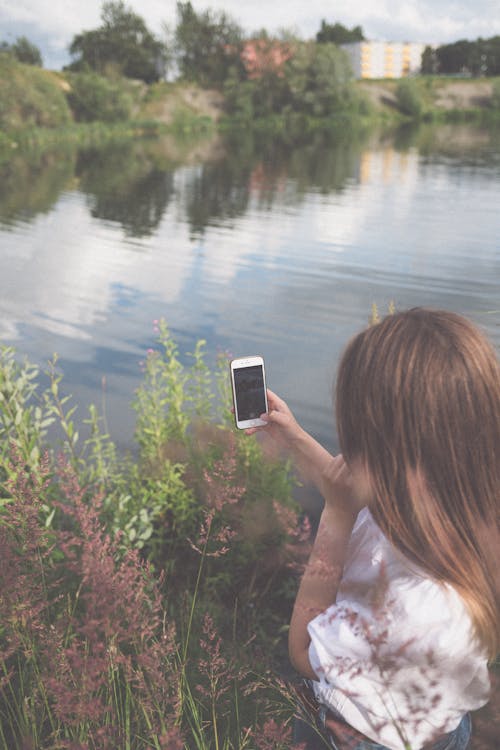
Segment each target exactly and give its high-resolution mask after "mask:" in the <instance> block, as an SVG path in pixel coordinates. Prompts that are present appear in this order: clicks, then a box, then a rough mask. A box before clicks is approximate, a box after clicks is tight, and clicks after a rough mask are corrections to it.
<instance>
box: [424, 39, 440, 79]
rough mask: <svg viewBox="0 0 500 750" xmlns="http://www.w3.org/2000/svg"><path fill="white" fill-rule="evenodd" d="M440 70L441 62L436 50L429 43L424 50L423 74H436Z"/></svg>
mask: <svg viewBox="0 0 500 750" xmlns="http://www.w3.org/2000/svg"><path fill="white" fill-rule="evenodd" d="M438 70H439V63H438V60H437V57H436V50H435V49H434V48H433V47H430V46H429V45H427V47H426V48H425V49H424V51H423V52H422V64H421V72H422V75H434V74H436V73H437V72H438Z"/></svg>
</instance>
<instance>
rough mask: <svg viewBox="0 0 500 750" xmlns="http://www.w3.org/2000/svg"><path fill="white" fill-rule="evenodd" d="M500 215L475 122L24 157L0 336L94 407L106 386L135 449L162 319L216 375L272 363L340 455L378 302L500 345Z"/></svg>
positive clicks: (7, 220) (1, 272)
mask: <svg viewBox="0 0 500 750" xmlns="http://www.w3.org/2000/svg"><path fill="white" fill-rule="evenodd" d="M183 162H184V163H183ZM499 207H500V138H499V136H498V135H495V134H491V133H488V132H486V131H479V130H472V129H469V128H466V127H464V126H460V127H458V126H455V127H447V128H444V129H439V130H436V129H430V128H426V129H421V130H420V131H415V132H412V133H400V134H398V135H397V137H395V138H385V139H381V138H377V137H375V136H372V137H371V138H365V139H359V138H358V139H354V138H348V137H347V135H346V136H344V137H343V139H342V140H341V141H337V142H332V141H331V140H330V141H327V140H322V139H319V138H318V139H316V140H315V141H314V142H311V143H307V144H303V145H302V146H300V147H299V146H295V147H294V148H291V147H288V146H286V145H284V144H283V143H279V142H273V143H269V142H267V143H265V142H264V143H256V142H254V141H253V140H252V139H251V138H250V137H246V138H244V139H242V138H241V137H240V138H238V139H237V138H233V139H232V142H227V143H225V144H224V143H222V144H221V143H218V144H201V145H200V146H198V147H197V148H196V149H195V150H194V152H191V153H189V149H187V148H185V152H184V153H183V154H179V153H178V148H175V147H174V146H173V145H172V144H171V143H169V142H164V143H157V142H156V143H136V144H133V145H130V144H129V145H127V146H119V147H118V146H115V147H113V148H108V149H106V150H103V151H100V152H87V153H80V154H78V155H75V154H57V155H52V156H50V157H45V158H44V159H43V160H42V161H40V162H39V163H36V164H30V165H28V164H26V163H24V162H23V160H22V159H20V158H18V159H16V161H15V162H13V163H12V165H11V167H10V169H8V170H5V171H4V173H3V174H2V179H1V181H0V340H2V341H3V342H4V343H13V344H15V345H16V347H17V348H18V351H19V352H20V353H22V354H26V355H27V356H28V357H29V358H30V359H31V360H33V361H36V362H38V363H44V362H46V361H47V360H48V359H49V357H50V356H51V354H52V353H53V352H54V351H57V352H58V354H59V355H60V363H61V367H62V369H63V370H64V373H65V383H66V386H65V388H66V391H67V392H69V393H72V394H73V395H74V396H75V398H76V400H77V401H78V402H79V403H81V404H82V407H85V405H86V404H88V403H89V402H92V401H94V402H96V403H98V404H100V403H101V394H102V379H103V377H105V379H106V403H107V406H106V409H107V414H108V421H109V423H110V428H111V432H112V433H113V436H114V438H115V439H116V440H117V442H118V443H119V444H127V443H129V442H130V440H131V436H132V432H133V424H134V414H133V412H132V411H131V410H130V408H129V403H130V401H131V399H132V397H133V392H134V388H135V387H136V386H137V385H138V383H139V381H140V376H141V375H140V367H139V362H140V361H141V360H142V359H143V358H144V354H145V351H146V350H147V348H148V347H150V346H153V345H154V344H153V342H154V333H153V320H154V319H156V318H159V317H162V316H163V317H165V318H166V320H167V321H168V323H169V325H170V327H171V329H172V331H173V332H174V334H175V337H176V338H177V341H178V343H179V346H180V349H181V351H182V352H186V351H190V350H191V349H192V348H193V347H194V343H195V341H196V340H197V339H198V338H199V337H203V338H205V339H207V342H208V357H209V360H211V361H213V360H214V359H215V356H216V353H217V350H218V349H224V350H229V351H231V352H232V353H234V354H235V355H240V354H241V355H243V354H254V353H259V354H263V355H264V357H265V359H266V362H267V370H268V380H269V385H270V386H271V387H272V388H273V389H274V390H276V391H277V392H279V393H280V394H281V395H282V396H283V397H284V398H285V399H287V400H288V402H289V403H290V405H291V406H292V408H293V409H294V410H295V412H296V414H297V416H298V418H299V419H300V420H301V421H302V422H303V424H304V426H305V427H306V428H307V429H309V430H310V431H311V432H312V433H313V434H314V435H316V436H317V437H319V438H320V439H321V440H322V441H323V442H324V443H326V444H327V445H328V446H330V447H335V437H334V435H333V420H332V415H331V396H330V391H331V383H332V378H333V374H334V371H335V367H336V363H337V360H338V357H339V353H340V351H341V350H342V347H343V346H344V344H345V343H346V341H347V339H348V338H349V337H350V336H351V334H353V333H354V332H355V331H357V330H359V329H360V328H361V327H362V326H363V325H364V324H365V322H366V321H367V319H368V317H369V314H370V308H371V305H372V303H373V302H375V303H376V304H377V305H378V306H379V308H380V309H381V310H382V311H385V310H386V308H387V306H388V304H389V302H390V301H391V300H393V301H394V303H395V304H396V307H398V308H405V307H408V306H412V305H421V304H423V305H433V306H437V307H445V308H448V309H451V310H456V311H459V312H462V313H465V314H467V315H469V316H470V317H471V318H473V319H474V320H475V321H477V322H479V323H480V324H481V325H482V326H484V327H485V328H486V329H487V330H488V332H489V334H490V335H491V337H492V338H493V339H494V341H495V342H496V344H497V345H498V346H500V299H499V291H500V247H499V245H500V210H499ZM84 412H85V409H84V408H82V409H81V410H80V414H81V415H82V416H84V415H85V414H84Z"/></svg>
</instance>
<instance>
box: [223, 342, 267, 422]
mask: <svg viewBox="0 0 500 750" xmlns="http://www.w3.org/2000/svg"><path fill="white" fill-rule="evenodd" d="M230 367H231V385H232V387H233V402H234V416H235V418H236V427H238V429H239V430H247V429H248V428H249V427H261V426H262V425H265V424H266V422H264V421H263V420H262V419H260V415H261V414H265V413H266V412H267V391H266V373H265V370H264V360H263V359H262V357H257V356H255V357H239V358H238V359H233V360H232V361H231V364H230Z"/></svg>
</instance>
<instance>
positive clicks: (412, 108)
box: [396, 78, 423, 119]
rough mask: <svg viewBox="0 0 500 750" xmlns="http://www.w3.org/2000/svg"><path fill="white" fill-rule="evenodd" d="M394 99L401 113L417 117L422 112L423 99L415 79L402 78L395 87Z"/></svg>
mask: <svg viewBox="0 0 500 750" xmlns="http://www.w3.org/2000/svg"><path fill="white" fill-rule="evenodd" d="M396 99H397V102H398V107H399V110H400V112H401V113H402V114H404V115H407V116H408V117H412V118H414V119H419V118H420V117H421V116H422V114H423V100H422V95H421V93H420V91H419V88H418V84H417V82H416V81H413V80H410V79H409V78H402V79H401V80H400V81H399V83H398V85H397V88H396Z"/></svg>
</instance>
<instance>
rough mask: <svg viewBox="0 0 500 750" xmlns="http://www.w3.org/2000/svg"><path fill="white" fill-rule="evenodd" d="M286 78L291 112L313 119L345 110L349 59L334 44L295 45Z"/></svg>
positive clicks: (349, 71) (347, 98)
mask: <svg viewBox="0 0 500 750" xmlns="http://www.w3.org/2000/svg"><path fill="white" fill-rule="evenodd" d="M285 76H286V80H287V83H288V88H289V92H290V106H291V108H292V109H293V110H294V111H296V112H297V111H298V112H304V113H305V114H307V115H310V116H312V117H328V116H330V115H332V114H333V113H334V112H335V111H336V110H339V109H344V108H345V106H346V105H347V104H348V101H349V98H350V96H351V87H350V82H351V80H352V76H353V74H352V69H351V65H350V62H349V58H348V57H347V55H346V54H345V52H344V51H343V50H340V49H339V48H338V47H337V46H336V45H335V44H331V43H325V44H315V43H314V42H298V43H297V45H296V49H295V54H294V55H293V56H292V57H291V59H290V60H289V61H288V63H287V65H286V72H285Z"/></svg>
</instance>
